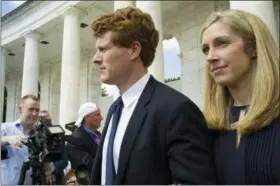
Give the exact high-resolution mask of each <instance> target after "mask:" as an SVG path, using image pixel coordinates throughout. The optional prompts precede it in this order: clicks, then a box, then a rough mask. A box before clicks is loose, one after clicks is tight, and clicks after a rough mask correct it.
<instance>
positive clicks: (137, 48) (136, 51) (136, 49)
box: [130, 41, 142, 60]
mask: <svg viewBox="0 0 280 186" xmlns="http://www.w3.org/2000/svg"><path fill="white" fill-rule="evenodd" d="M130 49H131V50H130V59H131V60H135V59H136V58H138V57H139V56H140V53H141V50H142V47H141V44H140V43H139V42H138V41H134V42H133V43H132V44H131V46H130Z"/></svg>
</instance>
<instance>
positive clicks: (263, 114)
mask: <svg viewBox="0 0 280 186" xmlns="http://www.w3.org/2000/svg"><path fill="white" fill-rule="evenodd" d="M216 22H220V23H224V24H228V25H230V26H231V29H233V31H234V32H235V33H236V34H238V35H239V36H240V37H242V39H243V42H244V49H245V50H246V49H248V47H254V49H255V51H256V55H257V58H256V61H255V62H254V63H256V64H254V65H255V69H254V73H253V74H254V76H253V81H252V93H251V95H250V103H249V108H248V111H247V113H246V115H245V117H244V118H243V119H242V120H240V121H238V122H236V123H234V124H232V128H233V129H237V130H238V131H239V132H240V134H241V135H245V134H249V133H250V132H253V131H257V130H260V129H262V128H263V127H265V126H267V125H269V124H270V123H271V122H272V120H273V119H275V117H277V116H278V115H279V112H280V111H279V109H280V108H279V91H280V90H279V86H280V81H279V51H278V48H277V45H276V42H275V40H274V38H273V37H272V35H271V33H270V31H269V30H268V28H267V26H266V25H265V24H264V23H263V22H262V21H261V19H260V18H258V17H257V16H255V15H253V14H250V13H248V12H245V11H242V10H226V11H223V12H214V13H212V14H211V15H210V16H209V17H208V18H207V20H206V22H205V23H204V24H203V27H202V31H201V35H200V42H202V36H203V33H204V31H205V30H206V29H207V28H208V27H209V26H211V25H212V24H214V23H216ZM204 86H205V87H204V109H203V110H204V111H203V112H204V115H205V118H206V120H207V123H208V127H209V128H211V129H216V130H229V129H230V123H229V112H230V108H231V106H232V104H233V98H232V96H231V94H230V92H229V90H228V88H227V87H223V86H220V85H218V84H217V83H216V82H215V80H214V79H213V78H212V77H211V76H210V73H209V69H207V68H206V70H205V85H204Z"/></svg>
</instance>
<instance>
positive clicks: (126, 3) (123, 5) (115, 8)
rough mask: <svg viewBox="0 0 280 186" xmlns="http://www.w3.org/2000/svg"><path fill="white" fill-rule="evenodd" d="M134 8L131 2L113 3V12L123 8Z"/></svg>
mask: <svg viewBox="0 0 280 186" xmlns="http://www.w3.org/2000/svg"><path fill="white" fill-rule="evenodd" d="M128 6H131V7H134V3H133V1H114V10H115V11H116V10H117V9H119V8H125V7H128Z"/></svg>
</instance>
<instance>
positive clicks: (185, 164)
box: [167, 101, 216, 185]
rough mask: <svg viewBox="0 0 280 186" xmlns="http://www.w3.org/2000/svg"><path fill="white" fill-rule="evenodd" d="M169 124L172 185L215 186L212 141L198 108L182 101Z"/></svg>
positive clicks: (168, 146) (168, 139)
mask: <svg viewBox="0 0 280 186" xmlns="http://www.w3.org/2000/svg"><path fill="white" fill-rule="evenodd" d="M169 123H170V126H169V130H168V134H167V151H168V157H169V166H170V169H171V174H172V179H173V181H174V184H184V185H185V184H192V185H195V184H205V185H208V184H215V183H216V179H215V175H214V167H213V159H212V157H213V156H212V155H213V153H212V147H211V137H210V133H209V130H208V128H207V125H206V121H205V119H204V116H203V115H202V113H201V111H200V110H199V108H198V107H197V106H196V105H195V104H194V103H193V102H192V101H184V102H182V103H181V104H180V105H178V106H177V107H176V110H174V112H173V114H172V117H171V121H170V122H169Z"/></svg>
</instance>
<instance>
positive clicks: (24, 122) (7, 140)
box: [1, 95, 40, 185]
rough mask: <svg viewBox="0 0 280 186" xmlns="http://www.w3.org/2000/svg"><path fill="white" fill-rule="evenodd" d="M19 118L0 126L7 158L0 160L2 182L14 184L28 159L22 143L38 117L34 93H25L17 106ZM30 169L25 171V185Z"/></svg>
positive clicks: (37, 100) (30, 182)
mask: <svg viewBox="0 0 280 186" xmlns="http://www.w3.org/2000/svg"><path fill="white" fill-rule="evenodd" d="M18 110H19V113H20V118H19V119H18V120H17V121H15V122H7V123H3V124H2V127H1V131H2V141H1V147H4V148H6V149H7V159H4V160H1V164H2V165H1V169H2V174H1V176H2V179H1V180H2V184H3V185H4V184H8V185H16V184H17V183H18V180H19V177H20V173H21V166H22V164H23V163H24V162H25V161H26V160H27V159H28V148H27V147H26V146H24V145H23V141H24V140H25V139H26V137H27V135H28V134H29V132H30V131H31V130H32V129H33V126H34V124H35V123H36V121H37V119H38V114H39V110H40V102H39V99H38V98H37V97H36V96H34V95H25V96H23V97H22V99H21V104H20V105H19V106H18ZM31 173H32V172H31V170H28V171H27V172H26V177H25V182H24V184H25V185H31V184H32V180H31Z"/></svg>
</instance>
